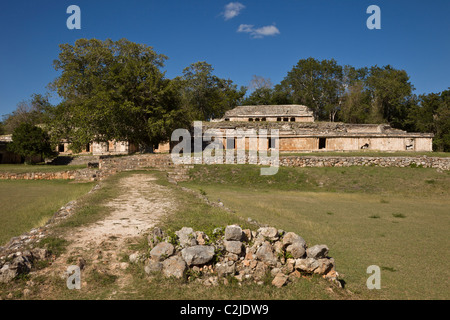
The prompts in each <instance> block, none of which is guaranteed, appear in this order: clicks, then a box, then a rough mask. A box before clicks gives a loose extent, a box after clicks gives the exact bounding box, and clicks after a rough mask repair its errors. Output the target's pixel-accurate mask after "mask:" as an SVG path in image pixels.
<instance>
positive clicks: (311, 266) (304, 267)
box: [295, 258, 319, 273]
mask: <svg viewBox="0 0 450 320" xmlns="http://www.w3.org/2000/svg"><path fill="white" fill-rule="evenodd" d="M318 267H319V262H318V261H317V260H316V259H313V258H306V259H297V260H295V269H298V270H300V271H303V272H307V273H313V272H314V270H316V269H317V268H318Z"/></svg>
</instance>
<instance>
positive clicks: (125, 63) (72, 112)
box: [49, 39, 181, 151]
mask: <svg viewBox="0 0 450 320" xmlns="http://www.w3.org/2000/svg"><path fill="white" fill-rule="evenodd" d="M60 50H61V52H60V54H59V58H58V59H57V60H55V61H54V67H55V69H56V70H57V71H61V75H60V76H59V77H58V78H57V79H55V81H54V82H53V83H52V84H51V85H50V87H51V88H52V89H53V90H55V91H56V92H57V93H58V95H59V96H60V97H61V98H62V99H63V101H62V103H61V104H60V105H58V106H56V107H55V108H53V109H52V110H51V112H50V113H51V114H50V115H49V124H50V126H51V127H52V135H55V140H58V139H63V138H67V139H68V140H69V141H71V148H72V149H73V150H74V151H79V150H80V149H81V148H82V146H84V145H86V144H87V143H89V142H91V141H97V142H101V141H108V140H117V141H124V140H126V141H130V142H133V143H136V144H138V145H141V146H142V147H144V148H147V147H151V146H153V145H155V144H158V143H159V142H161V141H164V140H167V139H168V138H169V137H170V134H171V128H172V127H173V126H174V123H175V122H176V119H177V118H179V117H181V115H180V113H179V110H178V109H177V108H178V106H177V104H174V103H173V101H174V99H175V98H174V97H173V95H174V88H173V85H172V84H171V81H170V80H168V79H165V77H164V73H163V72H162V71H161V69H162V67H163V66H164V61H165V60H166V59H167V58H166V56H164V55H161V54H157V53H156V52H155V51H153V49H152V47H149V46H146V45H143V44H137V43H133V42H131V41H128V40H126V39H121V40H118V41H112V40H110V39H108V40H105V41H101V40H97V39H90V40H88V39H79V40H77V41H76V42H75V44H74V45H69V44H62V45H60Z"/></svg>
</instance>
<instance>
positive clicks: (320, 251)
mask: <svg viewBox="0 0 450 320" xmlns="http://www.w3.org/2000/svg"><path fill="white" fill-rule="evenodd" d="M306 255H307V256H308V258H313V259H322V258H326V257H327V255H328V247H327V246H326V245H323V244H322V245H315V246H313V247H311V248H308V249H307V250H306Z"/></svg>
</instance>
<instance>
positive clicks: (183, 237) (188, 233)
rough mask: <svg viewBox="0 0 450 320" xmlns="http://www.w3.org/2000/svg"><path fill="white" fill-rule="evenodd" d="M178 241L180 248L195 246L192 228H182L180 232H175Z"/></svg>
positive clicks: (194, 235) (195, 240)
mask: <svg viewBox="0 0 450 320" xmlns="http://www.w3.org/2000/svg"><path fill="white" fill-rule="evenodd" d="M175 234H176V235H177V236H178V239H179V240H180V245H181V247H189V246H195V245H197V235H196V234H195V232H194V229H192V228H186V227H183V228H181V230H178V231H175Z"/></svg>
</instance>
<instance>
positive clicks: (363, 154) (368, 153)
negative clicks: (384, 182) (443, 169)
mask: <svg viewBox="0 0 450 320" xmlns="http://www.w3.org/2000/svg"><path fill="white" fill-rule="evenodd" d="M280 156H306V157H307V156H310V157H311V156H317V157H422V156H427V157H439V158H447V157H450V152H419V151H395V152H386V151H372V150H368V151H341V152H339V151H324V152H298V153H292V152H286V153H284V152H280Z"/></svg>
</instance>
